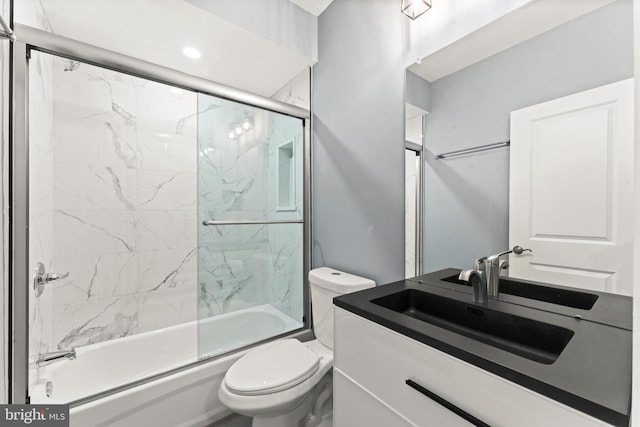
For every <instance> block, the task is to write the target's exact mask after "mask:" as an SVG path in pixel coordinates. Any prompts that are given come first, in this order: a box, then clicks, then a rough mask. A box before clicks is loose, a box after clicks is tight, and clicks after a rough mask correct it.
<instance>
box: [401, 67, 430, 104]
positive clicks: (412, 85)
mask: <svg viewBox="0 0 640 427" xmlns="http://www.w3.org/2000/svg"><path fill="white" fill-rule="evenodd" d="M406 78H407V81H406V99H405V101H406V102H407V103H408V104H411V105H414V106H416V107H419V108H421V109H423V110H424V111H431V84H430V83H429V82H428V81H426V80H424V79H423V78H422V77H420V76H418V75H417V74H414V73H412V72H411V71H409V70H407V74H406Z"/></svg>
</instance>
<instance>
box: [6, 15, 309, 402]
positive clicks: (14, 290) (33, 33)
mask: <svg viewBox="0 0 640 427" xmlns="http://www.w3.org/2000/svg"><path fill="white" fill-rule="evenodd" d="M14 32H15V35H16V39H17V41H15V42H13V43H12V45H11V52H10V58H11V76H10V88H11V95H10V96H11V105H10V112H9V114H10V122H9V126H10V128H9V135H10V141H9V156H10V171H9V200H10V206H9V223H10V226H9V253H10V256H11V261H10V263H9V278H10V280H11V283H10V285H9V287H8V288H9V289H8V299H9V307H8V320H9V326H8V331H9V334H10V338H11V339H9V340H8V347H9V349H8V350H9V351H8V356H9V358H8V359H9V360H8V367H9V376H8V378H9V387H8V389H9V390H8V391H9V396H8V402H9V403H13V404H25V403H29V318H28V317H29V295H30V292H31V287H32V286H31V282H32V277H31V272H30V267H29V122H28V121H29V57H30V53H31V51H33V50H35V51H39V52H43V53H47V54H51V55H56V56H62V57H65V58H69V59H73V60H77V61H81V62H83V63H87V64H91V65H95V66H98V67H102V68H106V69H110V70H114V71H118V72H122V73H126V74H129V75H133V76H136V77H140V78H144V79H147V80H151V81H155V82H158V83H162V84H167V85H171V86H174V87H178V88H181V89H185V90H189V91H193V92H196V93H203V94H206V95H212V96H215V97H219V98H224V99H227V100H230V101H234V102H238V103H242V104H246V105H249V106H253V107H258V108H261V109H264V110H269V111H272V112H276V113H281V114H285V115H288V116H291V117H295V118H298V119H301V120H302V126H303V135H304V136H303V138H304V141H303V156H304V158H303V169H304V173H303V180H304V183H303V185H304V191H303V203H304V208H303V219H302V221H303V223H304V231H303V251H304V255H303V275H304V276H303V280H304V283H303V310H304V311H303V312H304V318H303V319H304V326H303V329H302V330H300V331H298V332H295V333H293V334H288V335H289V336H294V337H297V338H300V339H301V340H307V339H311V338H312V337H313V333H312V331H311V323H310V321H311V316H310V314H311V302H310V298H309V286H308V272H309V269H310V266H311V137H312V132H310V122H311V114H310V111H309V110H306V109H304V108H300V107H297V106H294V105H291V104H286V103H284V102H280V101H276V100H273V99H270V98H266V97H263V96H260V95H256V94H252V93H249V92H245V91H243V90H240V89H235V88H232V87H229V86H225V85H223V84H220V83H215V82H212V81H209V80H206V79H204V78H201V77H196V76H193V75H190V74H186V73H183V72H181V71H177V70H174V69H171V68H167V67H164V66H161V65H157V64H153V63H150V62H147V61H144V60H141V59H137V58H133V57H130V56H127V55H123V54H120V53H116V52H113V51H110V50H107V49H103V48H100V47H96V46H92V45H89V44H86V43H83V42H80V41H77V40H73V39H69V38H66V37H62V36H58V35H55V34H52V33H49V32H46V31H42V30H38V29H36V28H32V27H29V26H25V25H20V24H16V25H15V28H14ZM254 345H255V344H254ZM235 351H238V350H235ZM226 354H229V353H226ZM213 359H215V357H214V358H211V359H203V360H200V361H195V362H193V363H189V364H187V365H185V366H182V367H179V368H176V369H173V370H171V371H167V372H164V373H161V374H158V375H155V376H152V377H149V378H146V379H143V380H139V381H136V382H132V383H129V384H127V385H124V386H122V387H118V388H117V389H114V390H108V391H106V392H103V393H101V394H98V395H94V396H92V397H91V399H85V400H81V401H77V402H76V403H75V404H79V403H84V401H86V400H93V399H97V398H100V397H102V396H105V395H108V394H112V393H114V392H117V391H119V390H122V389H126V388H130V387H133V386H136V385H139V384H141V383H144V382H148V381H152V380H154V379H157V378H159V377H163V376H166V375H171V374H172V373H175V372H177V371H181V370H184V369H187V368H190V367H193V366H195V365H199V364H203V363H207V362H208V361H210V360H213ZM72 406H74V403H73V402H72Z"/></svg>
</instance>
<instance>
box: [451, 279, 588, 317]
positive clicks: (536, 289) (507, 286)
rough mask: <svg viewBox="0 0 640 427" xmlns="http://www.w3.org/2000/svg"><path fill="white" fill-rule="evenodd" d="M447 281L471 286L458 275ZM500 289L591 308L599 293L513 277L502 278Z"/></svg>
mask: <svg viewBox="0 0 640 427" xmlns="http://www.w3.org/2000/svg"><path fill="white" fill-rule="evenodd" d="M442 280H444V281H445V282H450V283H457V284H459V285H466V286H471V284H470V283H469V282H465V281H463V280H460V279H458V276H457V275H455V276H450V277H446V278H444V279H442ZM499 290H500V292H501V293H505V294H509V295H515V296H518V297H524V298H531V299H535V300H538V301H544V302H550V303H552V304H558V305H564V306H565V307H573V308H579V309H582V310H591V308H593V305H594V304H595V303H596V300H597V299H598V295H595V294H589V293H586V292H579V291H570V290H567V289H558V288H552V287H549V286H541V285H534V284H533V283H523V282H518V281H517V280H512V279H502V278H501V279H500V284H499Z"/></svg>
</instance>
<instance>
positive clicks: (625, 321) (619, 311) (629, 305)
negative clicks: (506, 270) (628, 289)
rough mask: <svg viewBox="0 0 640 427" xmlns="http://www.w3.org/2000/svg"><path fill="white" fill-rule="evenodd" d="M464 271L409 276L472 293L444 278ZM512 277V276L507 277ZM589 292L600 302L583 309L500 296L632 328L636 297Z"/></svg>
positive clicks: (555, 311)
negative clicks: (634, 298) (445, 280)
mask: <svg viewBox="0 0 640 427" xmlns="http://www.w3.org/2000/svg"><path fill="white" fill-rule="evenodd" d="M458 273H460V269H455V268H447V269H444V270H440V271H435V272H433V273H429V274H424V275H422V276H418V277H413V278H411V279H407V280H410V281H415V282H418V283H425V284H430V285H433V286H441V287H445V288H447V289H452V290H456V291H459V292H464V293H468V294H469V295H471V294H472V291H471V287H470V286H463V285H457V286H456V285H455V284H453V286H452V284H451V283H449V282H444V281H442V279H444V278H447V277H450V276H457V275H458ZM501 278H502V277H501ZM506 278H507V279H509V278H508V277H506ZM512 280H517V281H519V282H523V283H531V284H533V285H542V286H546V287H551V288H557V289H566V290H572V291H575V290H579V289H576V288H569V287H566V286H559V285H551V284H549V283H540V282H533V281H530V280H523V279H517V278H516V279H512ZM584 292H587V293H589V294H595V295H597V296H598V299H597V300H596V303H595V304H594V306H593V307H592V308H591V309H590V310H581V309H579V308H572V307H564V306H562V305H558V304H552V303H548V302H544V301H536V300H533V299H529V298H522V297H518V296H514V295H508V294H504V293H502V294H500V296H499V298H498V299H499V300H500V301H504V302H509V303H512V304H520V305H525V306H527V307H532V308H537V309H539V310H545V311H550V312H552V313H557V314H563V315H566V316H570V317H575V316H576V315H578V316H581V317H582V318H583V319H584V320H589V321H592V322H598V323H602V324H605V325H609V326H616V327H619V328H623V329H627V330H629V331H630V330H631V325H632V322H633V298H631V297H627V296H624V295H616V294H607V293H604V292H598V291H592V290H584Z"/></svg>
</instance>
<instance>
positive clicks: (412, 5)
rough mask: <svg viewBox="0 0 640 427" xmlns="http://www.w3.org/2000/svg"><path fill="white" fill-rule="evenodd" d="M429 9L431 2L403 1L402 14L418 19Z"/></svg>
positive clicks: (418, 0) (422, 0)
mask: <svg viewBox="0 0 640 427" xmlns="http://www.w3.org/2000/svg"><path fill="white" fill-rule="evenodd" d="M429 9H431V0H402V13H404V14H405V15H407V16H408V17H409V18H411V19H416V18H417V17H418V16H420V15H422V14H423V13H425V12H426V11H427V10H429Z"/></svg>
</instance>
